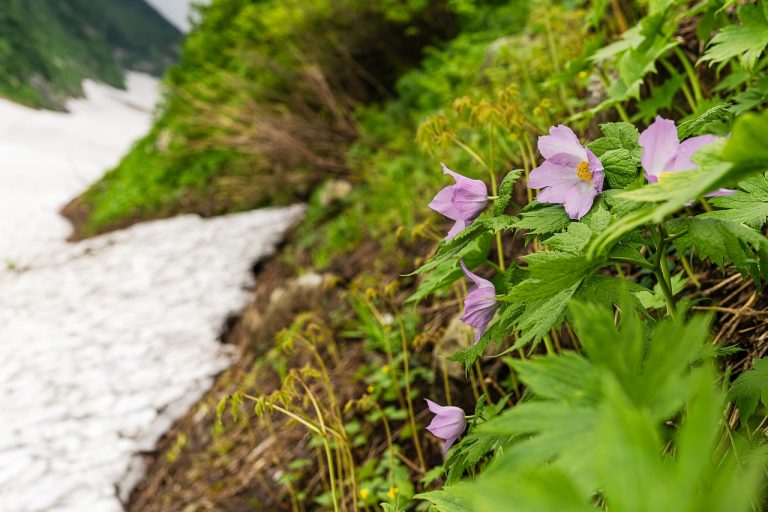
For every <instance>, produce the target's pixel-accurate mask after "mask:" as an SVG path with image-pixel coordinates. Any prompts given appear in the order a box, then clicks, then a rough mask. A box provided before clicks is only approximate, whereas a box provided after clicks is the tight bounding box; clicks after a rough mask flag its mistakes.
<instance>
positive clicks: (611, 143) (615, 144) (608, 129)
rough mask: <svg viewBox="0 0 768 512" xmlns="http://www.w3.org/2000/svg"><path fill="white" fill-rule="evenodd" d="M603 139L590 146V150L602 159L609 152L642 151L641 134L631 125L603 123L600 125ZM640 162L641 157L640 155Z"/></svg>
mask: <svg viewBox="0 0 768 512" xmlns="http://www.w3.org/2000/svg"><path fill="white" fill-rule="evenodd" d="M600 131H602V132H603V137H600V138H599V139H596V140H594V141H592V142H591V143H590V144H588V146H589V149H590V150H592V152H593V153H594V154H595V156H597V157H600V156H602V155H603V154H605V153H606V152H608V151H611V150H615V149H626V150H628V151H637V150H639V151H642V148H641V147H640V143H639V142H638V139H639V137H640V133H639V132H638V131H637V128H635V126H634V125H632V124H630V123H603V124H601V125H600ZM638 160H639V155H638Z"/></svg>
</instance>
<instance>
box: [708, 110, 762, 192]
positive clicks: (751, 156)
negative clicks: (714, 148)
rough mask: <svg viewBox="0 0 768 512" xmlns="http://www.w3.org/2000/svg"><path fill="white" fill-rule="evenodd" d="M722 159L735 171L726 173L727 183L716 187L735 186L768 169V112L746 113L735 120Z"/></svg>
mask: <svg viewBox="0 0 768 512" xmlns="http://www.w3.org/2000/svg"><path fill="white" fill-rule="evenodd" d="M722 158H723V160H725V161H728V162H731V163H732V164H733V165H734V167H735V169H734V170H731V171H730V172H729V173H728V177H729V178H730V180H729V182H727V183H721V184H718V186H730V185H736V184H737V183H738V182H739V181H741V180H743V179H745V178H748V177H750V175H752V174H755V173H756V172H765V171H766V170H767V169H768V111H766V112H762V113H760V114H752V113H747V114H744V115H743V116H741V117H739V118H738V119H737V120H736V122H735V123H734V125H733V133H732V134H731V137H730V138H729V139H728V141H727V142H726V144H725V148H723V153H722Z"/></svg>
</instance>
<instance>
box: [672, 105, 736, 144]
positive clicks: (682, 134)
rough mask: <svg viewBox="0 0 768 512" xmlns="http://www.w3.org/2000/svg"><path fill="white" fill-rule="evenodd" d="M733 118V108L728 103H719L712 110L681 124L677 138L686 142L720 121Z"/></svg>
mask: <svg viewBox="0 0 768 512" xmlns="http://www.w3.org/2000/svg"><path fill="white" fill-rule="evenodd" d="M731 116H732V112H731V108H730V106H729V105H728V104H727V103H718V104H717V105H715V106H714V107H712V108H709V109H707V111H706V112H704V113H703V114H701V115H699V116H696V117H694V118H693V119H689V120H688V121H685V122H682V123H680V126H678V127H677V137H678V138H679V139H680V140H685V139H687V138H689V137H693V136H694V135H700V134H701V133H703V132H704V131H705V129H706V127H707V126H708V125H710V124H712V123H716V122H718V121H725V120H730V118H731Z"/></svg>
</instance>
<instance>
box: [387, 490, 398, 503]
mask: <svg viewBox="0 0 768 512" xmlns="http://www.w3.org/2000/svg"><path fill="white" fill-rule="evenodd" d="M399 492H400V489H398V488H397V487H390V488H389V490H388V491H387V496H388V497H389V499H391V500H394V499H395V498H396V497H397V493H399Z"/></svg>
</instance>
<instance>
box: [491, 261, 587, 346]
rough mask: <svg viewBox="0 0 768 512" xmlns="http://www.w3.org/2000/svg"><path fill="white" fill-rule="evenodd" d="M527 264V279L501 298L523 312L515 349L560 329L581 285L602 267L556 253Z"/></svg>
mask: <svg viewBox="0 0 768 512" xmlns="http://www.w3.org/2000/svg"><path fill="white" fill-rule="evenodd" d="M525 260H526V261H527V262H528V264H529V266H528V271H529V277H528V279H526V280H525V281H523V282H522V283H520V284H518V285H516V286H515V287H513V288H512V289H511V290H510V291H509V293H508V294H507V295H505V296H503V297H502V298H500V300H505V301H508V302H510V303H513V304H517V305H522V306H523V308H524V309H523V311H522V313H521V314H520V316H519V317H518V318H517V322H516V325H515V329H516V330H517V331H518V332H519V338H518V341H517V343H515V345H514V346H513V347H512V349H516V348H518V347H522V346H524V345H526V344H528V343H530V342H533V343H537V342H538V341H540V340H541V339H542V338H543V337H544V336H545V335H546V334H547V333H548V332H549V330H550V329H551V328H552V327H556V326H558V325H559V324H560V323H561V322H562V320H563V318H564V317H565V310H566V307H567V306H568V302H569V301H570V300H571V297H573V295H574V293H576V290H577V289H578V288H579V285H580V284H581V282H582V281H583V280H584V278H585V277H587V276H588V275H590V274H591V273H592V272H594V271H595V270H596V269H597V268H598V267H599V266H600V264H599V263H596V262H590V261H587V259H586V258H585V257H584V256H583V255H581V254H578V255H573V254H564V253H558V252H554V251H544V252H538V253H533V254H529V255H528V256H526V257H525Z"/></svg>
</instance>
